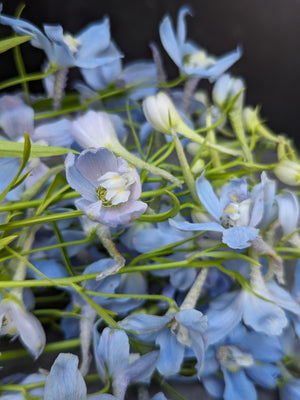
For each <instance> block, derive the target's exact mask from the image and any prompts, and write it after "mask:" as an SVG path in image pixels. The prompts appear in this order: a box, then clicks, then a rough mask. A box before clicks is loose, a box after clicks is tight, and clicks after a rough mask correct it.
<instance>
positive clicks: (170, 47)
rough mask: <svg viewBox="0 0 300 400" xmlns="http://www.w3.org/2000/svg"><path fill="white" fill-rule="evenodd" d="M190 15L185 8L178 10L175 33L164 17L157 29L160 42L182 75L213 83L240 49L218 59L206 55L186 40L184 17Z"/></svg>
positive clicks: (238, 53) (233, 60) (229, 64)
mask: <svg viewBox="0 0 300 400" xmlns="http://www.w3.org/2000/svg"><path fill="white" fill-rule="evenodd" d="M190 13H191V11H190V9H189V7H186V6H185V7H182V8H181V9H180V10H179V13H178V19H177V31H175V30H174V28H173V26H172V22H171V19H170V17H169V16H168V15H167V16H165V17H164V19H163V20H162V22H161V24H160V27H159V34H160V39H161V42H162V44H163V46H164V48H165V50H166V52H167V53H168V54H169V56H170V57H171V59H172V60H173V61H174V63H175V64H176V65H177V67H178V68H179V70H180V72H181V73H182V74H184V75H188V76H197V77H199V78H208V79H209V80H210V81H214V80H215V79H217V78H218V77H219V76H220V75H221V74H222V73H223V72H225V71H226V70H227V69H228V68H229V67H231V65H232V64H234V63H235V62H236V61H237V60H238V59H239V58H240V57H241V54H242V52H241V49H240V48H237V50H235V51H233V52H231V53H228V54H226V55H224V56H222V57H220V58H219V59H217V58H215V57H213V56H210V55H208V54H207V53H206V51H205V50H204V49H202V48H200V47H199V46H197V45H196V44H195V43H193V42H192V41H190V40H187V39H186V22H185V16H186V15H187V14H190Z"/></svg>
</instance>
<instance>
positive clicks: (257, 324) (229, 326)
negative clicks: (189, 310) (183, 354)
mask: <svg viewBox="0 0 300 400" xmlns="http://www.w3.org/2000/svg"><path fill="white" fill-rule="evenodd" d="M253 290H254V292H255V293H256V294H257V295H256V294H254V293H252V292H250V291H247V290H243V289H241V290H237V291H235V292H228V293H224V294H222V295H221V296H219V297H217V298H216V299H215V300H213V301H212V302H211V303H210V305H209V309H208V311H207V313H206V315H207V318H208V323H209V325H208V329H207V332H206V340H207V343H208V344H214V343H217V342H219V341H220V340H222V338H224V337H225V336H226V335H227V334H228V333H230V332H231V331H232V330H233V329H234V328H235V327H236V326H237V325H238V324H239V323H240V321H241V320H243V322H244V323H245V324H246V325H247V326H249V327H251V328H252V329H253V330H254V331H256V332H262V333H265V334H267V335H272V336H278V335H281V334H282V332H283V329H284V328H285V327H286V326H287V325H288V318H287V315H286V313H285V312H284V311H283V309H285V310H287V311H289V312H292V313H293V314H295V315H298V316H299V315H300V306H299V305H298V304H297V303H296V302H295V300H294V299H293V298H292V296H291V295H290V294H289V293H288V292H287V291H285V290H284V289H282V288H281V287H280V286H279V285H277V284H276V283H275V282H274V281H270V282H267V283H265V282H264V279H263V277H262V276H261V275H260V274H257V276H256V278H255V286H254V287H253Z"/></svg>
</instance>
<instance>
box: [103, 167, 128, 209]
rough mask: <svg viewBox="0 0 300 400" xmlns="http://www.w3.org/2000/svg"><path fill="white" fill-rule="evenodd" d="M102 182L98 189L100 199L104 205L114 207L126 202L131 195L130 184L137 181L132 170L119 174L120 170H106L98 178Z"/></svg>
mask: <svg viewBox="0 0 300 400" xmlns="http://www.w3.org/2000/svg"><path fill="white" fill-rule="evenodd" d="M98 182H99V183H100V185H99V187H98V188H97V189H96V194H97V198H98V200H101V201H102V205H103V207H112V206H116V205H118V204H120V203H125V202H126V201H127V200H128V199H129V196H130V193H131V192H130V190H129V188H130V186H131V185H132V184H133V183H134V182H135V177H134V175H133V174H132V173H130V172H125V173H124V174H119V173H118V172H106V173H105V174H104V175H103V176H101V177H100V178H99V179H98Z"/></svg>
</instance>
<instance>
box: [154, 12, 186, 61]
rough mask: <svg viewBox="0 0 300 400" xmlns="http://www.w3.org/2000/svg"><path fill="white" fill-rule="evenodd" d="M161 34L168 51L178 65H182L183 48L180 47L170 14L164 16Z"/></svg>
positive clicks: (160, 29)
mask: <svg viewBox="0 0 300 400" xmlns="http://www.w3.org/2000/svg"><path fill="white" fill-rule="evenodd" d="M159 35H160V40H161V42H162V44H163V46H164V48H165V50H166V52H167V53H168V54H169V56H170V57H171V59H172V60H173V61H174V63H175V64H176V65H177V66H178V67H181V66H182V54H181V49H180V48H179V44H178V42H177V38H176V35H175V32H174V29H173V26H172V22H171V19H170V17H169V16H168V15H167V16H166V17H164V19H163V20H162V22H161V24H160V25H159Z"/></svg>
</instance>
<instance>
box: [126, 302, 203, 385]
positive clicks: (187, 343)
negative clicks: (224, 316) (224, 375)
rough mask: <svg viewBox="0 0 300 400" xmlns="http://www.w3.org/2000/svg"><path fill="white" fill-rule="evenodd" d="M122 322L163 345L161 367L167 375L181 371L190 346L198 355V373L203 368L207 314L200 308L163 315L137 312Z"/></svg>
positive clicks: (159, 369) (159, 366) (142, 336)
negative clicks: (185, 354)
mask: <svg viewBox="0 0 300 400" xmlns="http://www.w3.org/2000/svg"><path fill="white" fill-rule="evenodd" d="M119 325H120V326H121V327H122V328H124V329H126V330H129V331H133V332H135V333H136V334H137V335H138V336H139V337H140V339H141V340H145V341H150V342H155V344H157V345H159V347H160V352H159V359H158V362H157V369H158V371H159V372H160V373H161V374H162V375H163V376H165V377H167V376H171V375H175V374H176V373H178V372H179V370H180V367H181V364H182V362H183V360H184V353H185V349H186V347H189V348H190V349H192V351H193V353H194V355H195V357H196V359H197V370H198V375H199V374H200V372H201V369H202V368H203V361H204V348H205V344H204V340H203V335H204V332H205V330H206V328H207V318H206V316H204V315H203V314H202V313H201V312H200V311H197V310H192V309H190V310H181V311H178V312H177V313H169V314H166V315H163V316H158V315H147V314H133V315H130V316H128V317H126V318H125V319H123V320H122V321H121V322H120V323H119Z"/></svg>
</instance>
